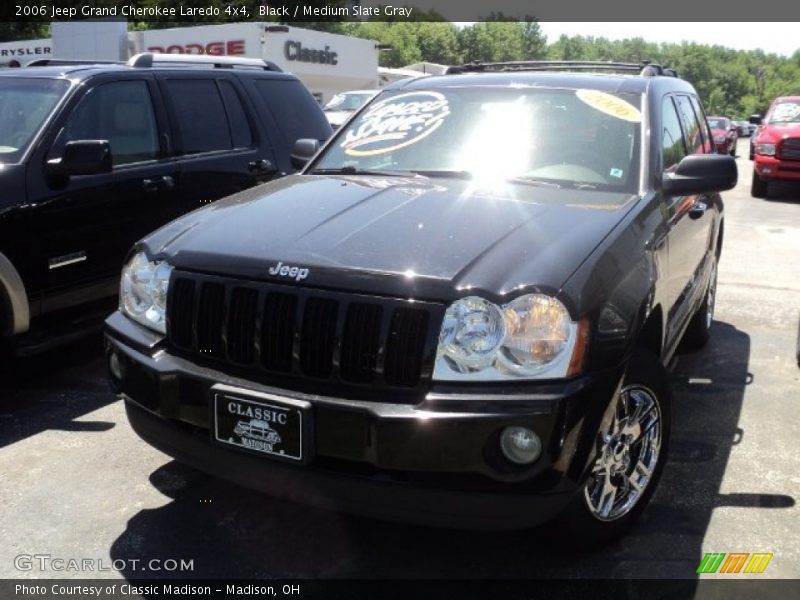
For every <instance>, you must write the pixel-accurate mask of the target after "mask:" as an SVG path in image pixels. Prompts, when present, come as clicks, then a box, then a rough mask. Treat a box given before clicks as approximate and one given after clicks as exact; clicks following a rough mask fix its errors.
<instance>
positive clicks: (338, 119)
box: [325, 110, 355, 127]
mask: <svg viewBox="0 0 800 600" xmlns="http://www.w3.org/2000/svg"><path fill="white" fill-rule="evenodd" d="M354 112H355V111H352V110H326V111H325V116H326V117H327V119H328V123H330V125H331V127H340V126H341V124H342V123H344V122H345V121H347V119H349V118H350V115H352V114H353V113H354Z"/></svg>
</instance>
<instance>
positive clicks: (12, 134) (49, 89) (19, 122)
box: [0, 77, 69, 163]
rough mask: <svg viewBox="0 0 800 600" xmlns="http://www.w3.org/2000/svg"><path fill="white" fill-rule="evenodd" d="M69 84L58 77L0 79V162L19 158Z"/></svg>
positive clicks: (8, 161) (13, 160) (14, 160)
mask: <svg viewBox="0 0 800 600" xmlns="http://www.w3.org/2000/svg"><path fill="white" fill-rule="evenodd" d="M68 85H69V84H67V82H66V81H61V80H55V79H24V78H22V77H13V78H12V77H4V78H2V79H0V163H13V162H17V161H19V159H20V158H21V157H22V154H23V153H24V152H25V149H26V148H27V147H28V144H30V142H31V140H32V139H33V136H34V135H35V134H36V132H37V131H39V128H40V127H41V126H42V123H44V121H45V119H46V118H47V116H48V115H49V114H50V113H51V112H52V110H53V108H54V107H55V105H56V104H57V103H58V101H59V99H61V97H62V96H63V95H64V93H65V92H66V90H67V87H68Z"/></svg>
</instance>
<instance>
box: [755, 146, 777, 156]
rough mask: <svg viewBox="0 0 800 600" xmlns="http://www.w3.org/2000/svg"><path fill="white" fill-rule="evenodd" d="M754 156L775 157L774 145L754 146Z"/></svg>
mask: <svg viewBox="0 0 800 600" xmlns="http://www.w3.org/2000/svg"><path fill="white" fill-rule="evenodd" d="M756 154H764V155H765V156H775V144H756Z"/></svg>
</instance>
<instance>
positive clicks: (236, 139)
mask: <svg viewBox="0 0 800 600" xmlns="http://www.w3.org/2000/svg"><path fill="white" fill-rule="evenodd" d="M219 89H220V90H222V97H223V98H224V100H225V109H226V110H227V112H228V122H229V125H230V129H231V137H232V138H233V147H234V148H248V147H250V146H251V145H252V144H253V132H252V131H251V129H250V122H249V121H248V120H247V115H246V114H245V112H244V107H243V106H242V101H241V99H240V98H239V94H237V93H236V90H235V89H234V87H233V84H232V83H231V82H230V81H220V82H219Z"/></svg>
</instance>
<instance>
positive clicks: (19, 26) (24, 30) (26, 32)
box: [0, 21, 50, 42]
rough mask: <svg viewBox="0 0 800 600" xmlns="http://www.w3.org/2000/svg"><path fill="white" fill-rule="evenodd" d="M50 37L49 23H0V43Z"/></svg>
mask: <svg viewBox="0 0 800 600" xmlns="http://www.w3.org/2000/svg"><path fill="white" fill-rule="evenodd" d="M46 37H50V23H44V22H43V23H39V22H23V21H14V22H13V23H8V22H2V23H0V42H13V41H16V40H33V39H39V38H46Z"/></svg>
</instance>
